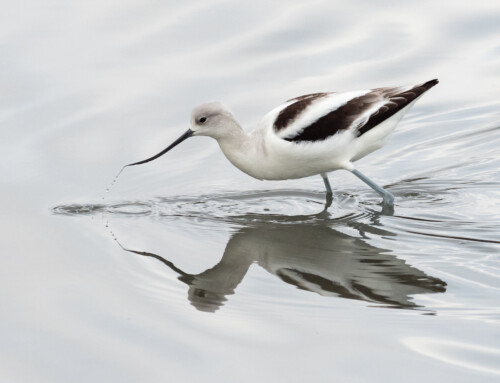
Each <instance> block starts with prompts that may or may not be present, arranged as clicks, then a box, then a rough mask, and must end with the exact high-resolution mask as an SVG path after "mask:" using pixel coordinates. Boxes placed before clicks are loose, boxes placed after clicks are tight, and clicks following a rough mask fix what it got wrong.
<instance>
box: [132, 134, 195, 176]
mask: <svg viewBox="0 0 500 383" xmlns="http://www.w3.org/2000/svg"><path fill="white" fill-rule="evenodd" d="M192 135H193V131H192V130H191V129H188V130H187V132H186V133H184V134H183V135H182V136H180V137H179V138H178V139H177V140H175V141H174V142H172V144H171V145H169V146H168V147H167V148H165V149H163V150H162V151H161V152H160V153H158V154H155V155H154V156H153V157H149V158H147V159H145V160H142V161H138V162H134V163H133V164H128V165H125V166H124V167H127V166H134V165H141V164H145V163H146V162H149V161H153V160H156V159H157V158H158V157H161V156H163V155H164V154H165V153H166V152H168V151H169V150H170V149H173V148H174V147H176V146H177V145H179V144H180V143H181V142H182V141H184V140H185V139H187V138H189V137H191V136H192Z"/></svg>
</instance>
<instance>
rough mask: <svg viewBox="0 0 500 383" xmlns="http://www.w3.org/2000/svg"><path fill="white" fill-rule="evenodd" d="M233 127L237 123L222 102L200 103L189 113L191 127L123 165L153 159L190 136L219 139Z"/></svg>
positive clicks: (232, 129) (137, 163)
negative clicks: (147, 155)
mask: <svg viewBox="0 0 500 383" xmlns="http://www.w3.org/2000/svg"><path fill="white" fill-rule="evenodd" d="M235 128H236V129H238V128H239V125H238V123H237V122H236V120H235V119H234V116H233V114H232V113H231V112H230V111H229V109H228V108H226V107H225V106H224V105H223V104H222V103H220V102H209V103H206V104H202V105H200V106H197V107H196V108H194V109H193V112H192V113H191V127H190V128H189V129H188V130H187V131H186V132H185V133H184V134H183V135H182V136H180V137H179V138H178V139H177V140H175V141H174V142H173V143H171V144H170V145H169V146H168V147H166V148H165V149H163V150H162V151H161V152H159V153H158V154H155V155H154V156H153V157H150V158H147V159H145V160H142V161H138V162H134V163H132V164H128V165H125V167H127V166H134V165H141V164H145V163H146V162H150V161H153V160H155V159H157V158H158V157H161V156H163V155H164V154H165V153H167V152H168V151H170V150H171V149H173V148H174V147H176V146H177V145H179V144H180V143H181V142H182V141H184V140H186V139H188V138H189V137H191V136H208V137H212V138H215V139H216V140H219V139H221V138H224V137H227V136H229V135H230V134H231V132H232V131H234V130H235Z"/></svg>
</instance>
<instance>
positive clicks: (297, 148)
mask: <svg viewBox="0 0 500 383" xmlns="http://www.w3.org/2000/svg"><path fill="white" fill-rule="evenodd" d="M438 82H439V81H438V80H437V79H434V80H430V81H427V82H424V83H420V84H417V85H412V86H398V87H383V88H375V89H369V90H359V91H344V92H321V93H312V94H306V95H303V96H299V97H295V98H292V99H290V100H288V101H286V102H285V103H283V104H282V105H280V106H278V107H276V108H274V109H273V110H271V111H270V112H269V113H267V114H266V115H265V116H264V117H263V118H262V120H261V121H260V122H259V123H258V125H257V127H256V129H254V130H253V131H251V132H250V133H247V132H246V131H245V130H243V128H242V127H241V125H240V124H239V123H238V121H237V120H236V118H235V117H234V115H233V113H232V112H231V111H230V110H229V109H228V108H227V107H226V106H225V105H224V104H222V103H221V102H218V101H217V102H208V103H204V104H202V105H199V106H197V107H195V108H194V109H193V111H192V113H191V119H190V127H189V129H188V130H187V131H186V132H185V133H184V134H182V135H181V136H180V137H179V138H178V139H177V140H175V141H174V142H173V143H172V144H170V145H169V146H168V147H166V148H165V149H163V150H162V151H161V152H159V153H157V154H155V155H154V156H152V157H149V158H147V159H145V160H142V161H138V162H134V163H131V164H128V165H125V166H124V167H123V168H125V167H128V166H135V165H141V164H145V163H147V162H150V161H153V160H155V159H157V158H159V157H161V156H163V155H164V154H165V153H167V152H169V151H170V150H171V149H173V148H174V147H176V146H177V145H179V144H180V143H181V142H183V141H185V140H186V139H188V138H190V137H194V136H208V137H212V138H214V139H215V140H216V141H217V143H218V144H219V146H220V149H221V150H222V153H223V154H224V155H225V156H226V158H227V159H228V160H229V161H230V162H231V163H232V164H233V165H234V166H236V167H237V168H238V169H240V170H241V171H243V172H244V173H246V174H248V175H250V176H251V177H253V178H256V179H259V180H288V179H299V178H304V177H309V176H313V175H320V176H321V177H322V178H323V181H324V184H325V188H326V194H327V196H330V198H331V196H332V193H333V190H332V187H331V184H330V181H329V178H328V174H329V173H330V172H333V171H335V170H341V169H343V170H347V171H350V172H351V173H352V174H354V175H355V176H356V177H358V178H359V179H361V180H362V181H363V182H364V183H366V184H367V185H368V186H370V187H371V188H372V189H373V190H375V191H376V192H377V193H378V194H379V195H380V196H381V197H382V202H383V204H384V205H385V206H390V207H392V206H394V196H393V194H392V193H390V192H389V191H388V190H386V189H384V188H383V187H381V186H379V185H378V184H376V183H375V182H374V181H372V180H371V179H370V178H368V177H367V176H365V175H364V174H363V173H361V172H360V171H359V169H357V168H356V167H355V165H354V162H356V161H357V160H359V159H361V158H363V157H365V156H366V155H368V154H370V153H372V152H374V151H375V150H377V149H380V148H381V147H382V146H383V145H384V144H385V143H386V141H387V138H388V137H389V136H390V134H391V133H392V132H393V131H394V129H395V128H396V125H397V124H398V123H399V121H400V120H401V118H402V117H403V116H404V114H405V113H406V112H407V111H408V110H409V109H410V108H411V107H412V106H413V105H414V104H415V102H416V101H417V100H418V99H419V98H420V97H421V96H422V95H423V94H424V93H425V92H426V91H428V90H429V89H431V88H432V87H433V86H435V85H436V84H438ZM123 168H122V170H123Z"/></svg>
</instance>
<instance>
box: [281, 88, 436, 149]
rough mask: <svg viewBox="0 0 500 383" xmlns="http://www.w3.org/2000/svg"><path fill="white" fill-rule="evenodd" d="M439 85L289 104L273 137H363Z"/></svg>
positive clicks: (316, 95)
mask: <svg viewBox="0 0 500 383" xmlns="http://www.w3.org/2000/svg"><path fill="white" fill-rule="evenodd" d="M437 83H438V80H431V81H428V82H426V83H423V84H419V85H416V86H412V87H392V88H377V89H372V90H368V91H366V90H365V91H357V92H345V93H314V94H309V95H305V96H301V97H297V98H295V99H292V100H289V101H288V102H287V104H285V106H284V107H283V108H282V109H281V110H280V111H279V113H277V114H276V117H275V119H274V122H273V130H274V133H275V134H276V135H277V136H278V137H280V138H282V139H284V140H286V141H290V142H315V141H322V140H325V139H327V138H329V137H331V136H333V135H334V134H336V133H338V132H341V131H346V130H353V131H355V132H356V135H357V136H358V137H359V136H362V135H363V134H365V133H366V132H368V131H370V130H371V129H373V128H374V127H376V126H377V125H378V124H380V123H381V122H383V121H384V120H387V119H388V118H390V117H391V116H393V115H394V114H396V113H397V112H399V111H400V110H401V109H403V108H404V107H405V106H407V105H408V104H410V103H411V102H412V101H414V100H415V99H416V98H417V97H419V96H421V95H422V94H423V93H425V92H426V91H427V90H429V89H430V88H432V87H433V86H434V85H436V84H437Z"/></svg>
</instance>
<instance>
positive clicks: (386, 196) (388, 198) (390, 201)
mask: <svg viewBox="0 0 500 383" xmlns="http://www.w3.org/2000/svg"><path fill="white" fill-rule="evenodd" d="M351 172H352V174H354V175H355V176H356V177H358V178H359V179H360V180H361V181H363V182H364V183H365V184H367V185H368V186H370V187H371V188H372V189H373V190H375V191H376V192H377V193H378V194H380V195H381V196H382V198H383V200H384V204H385V205H388V206H394V196H393V195H392V194H391V193H389V192H388V191H387V190H385V189H384V188H382V187H380V186H378V185H377V184H376V183H375V182H373V181H372V180H371V179H369V178H368V177H367V176H365V175H364V174H363V173H361V172H360V171H359V170H357V169H354V170H351Z"/></svg>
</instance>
